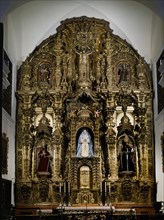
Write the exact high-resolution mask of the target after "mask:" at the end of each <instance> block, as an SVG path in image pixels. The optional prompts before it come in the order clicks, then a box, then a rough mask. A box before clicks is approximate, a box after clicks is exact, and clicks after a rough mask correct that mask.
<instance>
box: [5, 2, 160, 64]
mask: <svg viewBox="0 0 164 220" xmlns="http://www.w3.org/2000/svg"><path fill="white" fill-rule="evenodd" d="M83 15H86V16H89V17H97V18H101V19H105V20H107V21H109V22H110V27H111V28H112V29H113V32H114V33H115V34H117V35H119V36H121V37H122V38H124V39H126V40H127V41H128V42H129V43H131V44H132V46H133V47H134V48H135V49H137V50H138V52H139V53H140V54H141V55H142V56H143V57H145V59H146V61H147V62H148V63H150V62H151V60H152V57H153V56H154V54H153V53H154V50H155V48H157V50H159V48H160V46H161V45H160V42H161V38H162V37H163V31H162V28H161V27H162V24H161V20H160V19H159V17H158V16H157V15H155V14H154V13H153V12H152V11H151V10H150V9H148V8H147V7H145V6H143V5H141V4H140V3H138V2H133V1H121V0H120V1H119V0H117V1H112V0H111V1H94V0H88V1H80V0H79V1H77V0H74V1H73V0H72V1H52V0H51V1H49V0H47V1H32V2H28V3H26V4H24V5H22V6H20V7H19V8H17V9H16V10H15V11H13V12H12V13H10V14H9V15H8V17H7V18H6V19H4V30H5V40H4V43H5V47H6V48H7V49H8V51H9V52H10V53H11V56H12V58H13V59H14V60H16V61H17V62H18V61H19V64H20V63H21V61H22V60H25V58H26V57H27V56H28V55H29V53H31V52H32V51H33V49H34V48H35V46H36V45H38V44H39V43H40V42H41V41H42V40H44V39H45V38H47V37H49V36H50V35H52V34H54V33H55V32H56V28H57V27H58V26H59V25H60V21H62V20H65V19H66V18H72V17H77V16H83ZM154 24H155V31H154V26H153V25H154ZM154 33H158V34H156V35H155V34H154ZM154 35H155V36H154ZM152 43H153V44H154V45H155V48H154V47H152Z"/></svg>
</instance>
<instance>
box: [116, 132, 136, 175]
mask: <svg viewBox="0 0 164 220" xmlns="http://www.w3.org/2000/svg"><path fill="white" fill-rule="evenodd" d="M119 147H120V149H119V156H118V160H119V172H134V171H135V166H134V159H135V155H134V146H133V143H132V142H131V140H130V138H129V137H128V135H125V136H124V138H123V139H122V140H121V142H120V144H119Z"/></svg>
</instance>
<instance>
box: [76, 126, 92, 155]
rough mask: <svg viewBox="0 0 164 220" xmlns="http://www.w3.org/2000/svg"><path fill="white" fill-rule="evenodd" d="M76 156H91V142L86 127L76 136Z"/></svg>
mask: <svg viewBox="0 0 164 220" xmlns="http://www.w3.org/2000/svg"><path fill="white" fill-rule="evenodd" d="M77 157H93V142H92V138H91V135H90V133H89V132H88V131H87V130H86V129H84V130H83V131H82V132H81V134H80V135H79V138H78V143H77Z"/></svg>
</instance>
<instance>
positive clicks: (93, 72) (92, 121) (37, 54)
mask: <svg viewBox="0 0 164 220" xmlns="http://www.w3.org/2000/svg"><path fill="white" fill-rule="evenodd" d="M152 98H153V97H152V82H151V72H150V69H149V66H148V64H147V63H146V62H145V60H144V58H143V57H141V56H140V55H139V54H138V52H137V51H136V50H135V49H134V48H133V47H132V46H131V45H130V44H129V43H128V42H126V41H125V40H123V39H121V38H120V37H119V36H116V35H114V34H113V32H112V30H111V29H110V27H109V23H108V22H107V21H105V20H101V19H96V18H88V17H79V18H72V19H66V20H65V21H62V22H61V25H60V26H59V27H58V28H57V33H56V34H55V35H53V36H50V37H49V38H48V39H46V40H44V41H43V42H42V43H41V44H40V45H39V46H37V47H36V48H35V50H34V51H33V52H32V53H31V54H30V55H29V57H28V58H27V59H26V60H25V61H24V62H23V63H22V65H21V67H20V69H19V72H18V85H17V138H16V205H17V206H21V205H22V206H28V205H31V206H32V205H37V206H38V207H39V206H41V207H42V206H43V205H46V206H47V205H50V206H54V207H57V206H59V205H71V206H72V205H79V206H80V205H83V204H94V205H95V204H96V205H105V204H110V203H111V202H112V204H115V205H117V206H118V207H119V204H131V205H132V206H133V207H137V206H140V205H142V204H147V205H150V206H151V205H153V202H154V192H155V184H154V183H155V182H154V146H153V142H154V141H153V112H152Z"/></svg>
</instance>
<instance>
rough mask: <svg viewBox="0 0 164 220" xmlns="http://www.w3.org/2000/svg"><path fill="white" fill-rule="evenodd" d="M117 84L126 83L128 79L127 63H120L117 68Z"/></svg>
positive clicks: (128, 69)
mask: <svg viewBox="0 0 164 220" xmlns="http://www.w3.org/2000/svg"><path fill="white" fill-rule="evenodd" d="M117 78H118V79H117V82H118V83H121V82H128V81H129V79H130V67H129V64H127V63H120V64H119V65H118V67H117Z"/></svg>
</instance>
